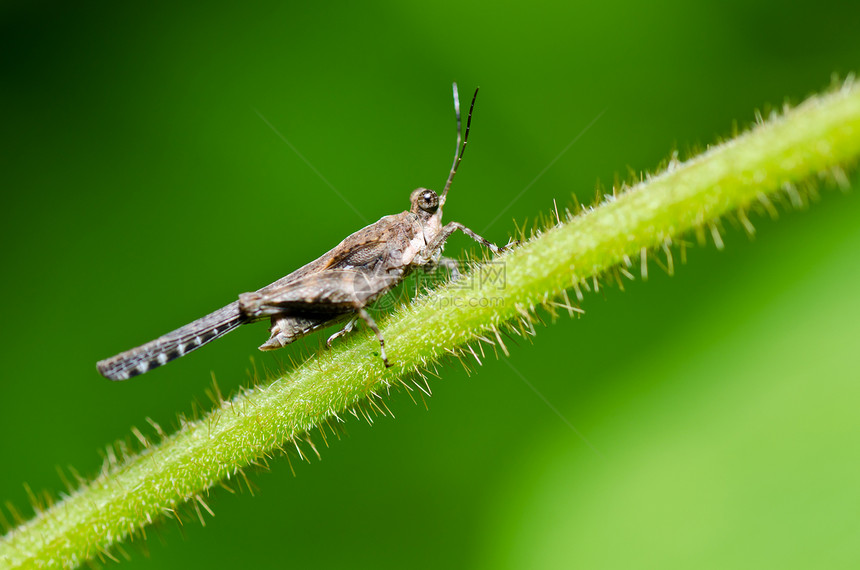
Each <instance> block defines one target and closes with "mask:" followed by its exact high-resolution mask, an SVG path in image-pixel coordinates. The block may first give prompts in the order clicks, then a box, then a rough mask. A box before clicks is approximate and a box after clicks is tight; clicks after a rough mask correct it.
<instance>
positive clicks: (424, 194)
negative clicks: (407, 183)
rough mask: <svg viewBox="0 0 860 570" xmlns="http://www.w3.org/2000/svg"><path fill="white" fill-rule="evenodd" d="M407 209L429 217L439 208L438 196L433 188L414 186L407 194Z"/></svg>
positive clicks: (423, 216)
mask: <svg viewBox="0 0 860 570" xmlns="http://www.w3.org/2000/svg"><path fill="white" fill-rule="evenodd" d="M409 203H410V205H411V207H410V208H409V211H410V212H412V213H413V214H418V215H419V216H421V217H422V218H426V217H430V216H432V215H433V214H435V213H436V211H437V210H438V209H439V196H438V195H437V194H436V192H434V191H433V190H428V189H427V188H416V189H415V190H413V191H412V195H411V196H409Z"/></svg>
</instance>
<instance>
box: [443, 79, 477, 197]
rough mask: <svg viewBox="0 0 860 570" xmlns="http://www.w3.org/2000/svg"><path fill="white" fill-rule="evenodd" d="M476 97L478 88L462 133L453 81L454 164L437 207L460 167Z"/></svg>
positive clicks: (455, 87) (458, 96) (467, 140)
mask: <svg viewBox="0 0 860 570" xmlns="http://www.w3.org/2000/svg"><path fill="white" fill-rule="evenodd" d="M477 98H478V89H475V94H474V95H473V96H472V104H471V106H469V115H468V116H467V117H466V134H465V136H464V135H462V123H461V121H460V93H459V92H458V91H457V82H456V81H455V82H454V114H455V115H456V117H457V147H456V148H455V149H454V164H452V165H451V173H450V174H448V181H447V182H445V189H444V190H442V196H440V197H439V209H440V210H441V209H442V206H444V205H445V199H446V197H447V196H448V189H450V188H451V183H452V182H453V181H454V175H455V174H457V168H459V167H460V161H461V160H463V153H464V152H465V151H466V143H468V142H469V128H470V127H471V126H472V111H473V110H474V109H475V99H477Z"/></svg>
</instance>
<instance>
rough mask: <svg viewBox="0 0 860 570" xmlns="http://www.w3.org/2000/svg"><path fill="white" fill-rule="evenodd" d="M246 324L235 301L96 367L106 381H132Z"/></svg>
mask: <svg viewBox="0 0 860 570" xmlns="http://www.w3.org/2000/svg"><path fill="white" fill-rule="evenodd" d="M246 321H247V319H246V318H245V316H244V315H243V314H242V313H241V312H240V311H239V303H238V302H233V303H230V304H229V305H227V306H226V307H222V308H220V309H218V310H217V311H215V312H213V313H210V314H208V315H206V316H205V317H202V318H200V319H197V320H196V321H194V322H192V323H189V324H187V325H185V326H184V327H182V328H179V329H176V330H175V331H173V332H170V333H167V334H166V335H164V336H161V337H159V338H157V339H155V340H153V341H150V342H148V343H146V344H144V345H142V346H139V347H137V348H133V349H131V350H127V351H126V352H122V353H120V354H117V355H116V356H113V357H111V358H108V359H107V360H102V361H101V362H98V363H97V364H96V367H97V368H98V370H99V372H101V374H102V375H103V376H105V377H106V378H110V379H111V380H128V379H129V378H131V377H133V376H137V375H138V374H143V373H145V372H148V371H150V370H152V369H153V368H158V367H159V366H163V365H165V364H167V363H168V362H170V361H171V360H175V359H177V358H179V357H180V356H185V355H186V354H188V353H189V352H191V351H192V350H196V349H198V348H200V347H201V346H203V345H204V344H206V343H208V342H211V341H213V340H215V339H216V338H218V337H220V336H223V335H225V334H227V333H228V332H230V331H232V330H233V329H235V328H236V327H238V326H239V325H241V324H242V323H244V322H246Z"/></svg>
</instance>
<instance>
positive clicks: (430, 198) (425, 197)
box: [421, 190, 439, 212]
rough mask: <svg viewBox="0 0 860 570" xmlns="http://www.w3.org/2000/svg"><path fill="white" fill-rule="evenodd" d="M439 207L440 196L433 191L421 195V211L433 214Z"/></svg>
mask: <svg viewBox="0 0 860 570" xmlns="http://www.w3.org/2000/svg"><path fill="white" fill-rule="evenodd" d="M438 207H439V196H437V195H436V192H434V191H433V190H425V191H424V192H423V193H422V194H421V209H422V210H424V211H428V212H431V211H433V210H435V209H436V208H438Z"/></svg>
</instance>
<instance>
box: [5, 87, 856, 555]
mask: <svg viewBox="0 0 860 570" xmlns="http://www.w3.org/2000/svg"><path fill="white" fill-rule="evenodd" d="M858 157H860V89H858V88H857V87H855V86H853V85H851V84H850V83H848V84H846V85H844V86H842V87H841V88H840V89H839V90H837V91H834V92H832V93H829V94H826V95H822V96H819V97H814V98H812V99H810V100H808V101H806V102H805V103H804V104H802V105H801V106H799V107H797V108H796V109H794V110H791V111H787V112H786V113H785V114H784V115H782V116H779V117H773V118H771V119H769V120H768V121H767V122H763V123H762V124H759V125H757V126H756V127H755V128H754V129H753V130H751V131H750V132H748V133H745V134H743V135H741V136H738V137H736V138H734V139H732V140H730V141H728V142H726V143H723V144H720V145H718V146H715V147H713V148H711V149H710V150H708V151H707V152H705V153H704V154H701V155H699V156H697V157H695V158H693V159H691V160H689V161H687V162H684V163H678V162H676V161H674V162H673V163H671V164H670V165H669V168H668V169H667V170H666V171H664V172H663V173H661V174H659V175H657V176H654V177H652V178H649V179H648V180H646V181H644V182H641V183H638V184H636V185H635V186H633V187H632V188H629V189H627V190H624V191H622V189H616V190H615V194H614V195H613V197H611V198H610V199H607V200H606V201H605V202H604V203H602V204H601V205H599V206H598V207H596V208H594V209H589V210H588V211H585V212H583V213H580V214H579V215H577V216H565V218H566V220H561V219H559V220H558V222H559V223H557V224H555V225H553V226H552V227H550V228H548V229H546V230H544V231H542V232H539V235H537V236H536V237H534V238H532V239H530V240H529V241H528V242H527V243H525V244H523V245H522V246H521V247H519V248H517V249H515V250H513V251H512V252H509V253H507V254H505V255H503V256H501V257H498V258H496V259H494V260H493V261H492V262H490V263H488V264H485V265H482V266H480V267H477V268H475V269H474V270H473V271H472V273H471V274H470V275H468V276H465V277H464V278H463V279H462V280H461V281H458V282H457V283H456V284H452V285H449V286H446V287H442V288H440V289H438V290H436V291H434V292H433V293H431V294H429V295H426V296H422V297H421V298H419V299H417V300H416V302H414V303H412V304H411V305H409V306H408V307H405V308H402V309H400V310H398V311H397V312H395V313H394V314H393V315H392V316H391V317H390V318H388V319H386V322H385V323H384V325H383V327H382V330H383V333H384V335H385V338H386V339H387V340H388V345H387V348H388V356H389V359H390V361H391V362H392V363H393V364H394V367H393V368H391V369H385V368H384V367H383V365H382V361H381V359H380V358H379V357H378V351H379V345H378V343H377V342H376V340H375V339H374V337H373V336H372V335H369V334H354V335H352V337H351V338H348V339H347V340H346V341H344V342H342V343H340V344H336V348H335V349H333V350H331V351H327V352H323V353H320V354H319V355H317V356H315V357H314V358H312V359H311V360H309V361H308V362H306V363H305V364H303V365H302V366H299V367H297V368H296V369H295V370H292V371H290V372H288V373H285V374H284V375H283V376H282V377H281V378H278V379H275V380H274V381H272V382H271V383H270V384H268V385H265V386H261V387H256V388H254V389H251V390H247V391H245V392H243V393H241V394H239V395H237V396H235V397H234V398H233V399H231V400H229V401H223V402H221V403H220V405H218V406H216V409H215V410H213V411H212V412H211V413H209V414H208V415H207V416H206V417H204V418H203V419H201V420H199V421H195V422H188V423H185V424H184V426H183V427H182V428H181V429H180V430H179V431H178V432H177V433H175V434H173V435H170V436H167V437H164V438H163V439H161V440H160V441H159V442H157V443H151V442H149V441H148V440H147V438H146V437H145V436H144V435H143V434H141V433H140V432H139V431H137V430H134V431H133V433H134V434H135V436H136V437H137V438H138V439H139V440H140V441H141V443H142V445H143V449H142V451H141V452H139V453H137V454H133V455H130V456H128V457H125V458H120V459H116V460H114V461H112V462H111V463H110V464H109V465H107V466H106V468H105V469H104V471H103V473H102V474H101V475H100V476H99V477H97V478H96V479H95V480H94V481H92V482H90V483H88V484H86V485H83V486H81V488H79V489H78V490H76V491H74V492H73V493H71V494H70V495H68V496H66V497H64V498H63V499H62V500H61V501H60V502H58V503H56V504H54V505H53V506H51V507H49V508H47V509H44V510H41V511H39V512H37V514H36V516H35V517H34V518H33V519H32V520H30V521H28V522H26V523H23V524H21V525H20V526H19V527H18V528H15V529H13V530H12V531H10V532H9V533H8V534H7V535H6V536H4V537H3V539H2V542H0V563H2V564H3V565H8V566H10V567H35V566H41V565H45V566H51V565H57V566H60V565H65V566H76V565H78V564H80V563H82V562H84V561H86V560H88V559H90V558H93V557H96V556H111V555H110V548H111V546H112V545H114V544H116V543H117V542H120V541H122V540H124V539H125V538H127V537H128V536H129V535H130V534H137V533H139V532H140V530H141V529H143V528H144V527H145V526H146V525H148V524H149V523H151V522H152V521H153V520H155V519H158V518H160V517H162V516H175V512H176V510H175V509H176V508H177V507H179V506H180V505H182V504H183V503H186V502H189V501H191V505H192V506H193V508H195V509H197V510H198V512H202V511H205V510H208V508H209V507H208V506H207V504H206V502H205V499H204V494H205V493H206V491H207V490H208V489H209V488H210V487H212V486H213V485H216V484H218V483H219V482H224V483H226V482H227V481H228V480H230V479H232V478H235V477H237V476H240V475H241V474H242V469H243V468H244V467H246V466H248V465H250V464H254V463H257V462H258V461H259V460H261V459H263V458H265V457H267V456H269V455H271V454H272V453H275V452H277V451H278V450H283V449H290V448H291V449H293V450H294V451H295V450H299V451H298V453H300V454H303V453H308V452H309V451H310V450H312V449H313V450H314V451H315V449H314V448H313V444H312V443H310V439H309V436H308V434H309V432H310V430H312V429H315V428H318V429H319V430H320V432H321V433H323V437H324V432H323V427H324V426H325V425H326V424H327V423H328V422H331V421H335V422H336V421H339V420H340V416H342V415H343V414H344V413H345V412H349V411H350V410H352V411H356V410H361V411H362V413H368V412H372V411H373V410H377V411H378V412H382V411H383V408H384V406H385V404H384V402H383V400H382V398H381V394H382V393H384V392H386V391H387V390H388V389H389V388H390V387H392V386H401V387H403V388H404V389H407V390H410V391H414V390H415V389H416V388H415V387H416V386H417V384H414V383H410V382H411V380H412V379H415V378H416V375H421V374H422V373H423V370H426V368H427V367H428V366H430V365H432V364H433V363H434V362H435V361H437V360H438V359H439V358H441V357H443V356H445V355H446V354H452V353H453V354H456V355H458V356H460V355H464V354H465V355H468V356H469V357H470V358H471V357H472V356H473V355H474V357H475V358H479V357H480V354H481V352H483V350H482V349H483V348H485V347H487V346H490V347H491V348H490V350H496V351H497V352H498V351H501V352H507V348H506V347H505V345H504V339H503V334H502V333H503V332H505V331H503V330H502V328H503V327H504V326H506V324H510V323H513V324H514V326H513V327H512V328H511V329H510V330H511V331H513V332H514V333H529V332H530V331H529V328H530V327H531V316H532V314H533V310H534V308H535V307H536V306H538V305H544V306H550V308H551V309H552V308H553V306H552V305H553V303H556V304H555V306H561V307H564V308H565V310H573V307H572V306H571V304H570V301H569V300H568V295H567V290H568V289H570V288H573V289H574V290H575V291H576V293H577V295H579V294H580V291H581V289H582V288H588V287H591V286H594V285H596V284H597V281H596V278H597V277H598V276H599V275H601V274H603V273H605V272H606V271H607V270H611V269H613V268H617V269H618V271H619V272H620V273H621V274H625V273H629V271H628V268H630V267H632V265H633V263H632V262H631V259H632V260H636V261H645V260H646V258H647V256H648V255H651V254H652V252H656V254H657V255H659V256H660V257H661V263H662V264H664V265H666V266H668V268H669V270H670V271H671V267H672V263H673V262H672V257H671V256H672V251H673V250H672V247H671V246H672V244H673V240H675V241H678V238H679V237H680V236H682V235H683V234H685V233H688V232H690V231H695V232H697V233H699V234H700V235H702V236H711V238H712V239H713V240H714V241H715V242H716V243H717V245H718V246H720V245H721V241H720V237H719V225H718V224H719V220H720V218H721V217H722V216H724V215H727V214H731V215H734V216H735V217H736V218H737V220H738V221H739V222H740V223H741V224H742V225H743V226H745V227H747V229H748V231H752V226H751V225H750V223H749V221H748V218H747V212H748V211H750V210H764V211H766V212H768V213H772V211H773V209H774V206H773V205H772V202H773V201H776V200H777V198H778V199H779V200H780V201H787V202H789V203H790V204H797V203H801V202H802V201H803V200H804V199H805V194H804V193H803V191H804V189H805V188H808V186H807V185H808V184H809V183H810V181H815V180H818V179H819V178H829V179H833V180H835V181H836V182H840V183H841V182H843V181H844V179H845V175H844V173H843V170H842V168H843V167H846V166H849V165H850V164H851V163H853V162H854V161H856V160H857V158H858ZM646 269H647V264H642V265H641V266H640V267H639V268H638V269H637V270H638V271H642V272H643V273H644V271H645V270H646ZM559 299H561V300H559ZM506 334H507V333H506ZM476 340H477V341H478V342H479V344H480V346H478V348H477V351H475V350H474V349H473V348H471V347H469V344H468V343H469V342H472V341H476Z"/></svg>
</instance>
